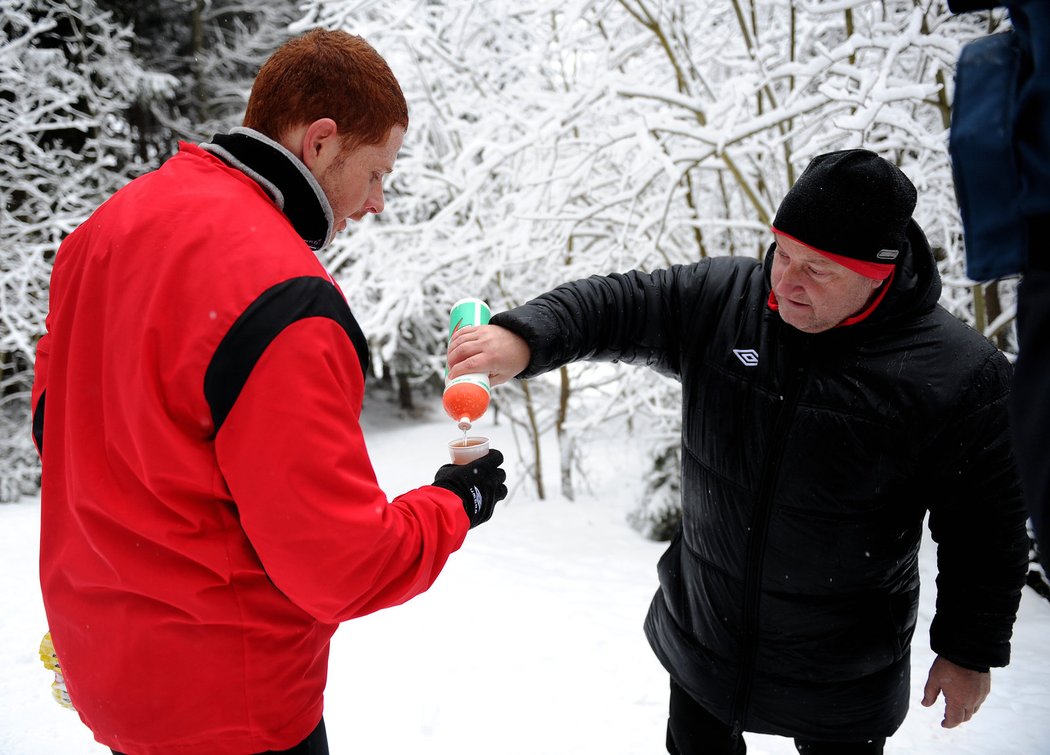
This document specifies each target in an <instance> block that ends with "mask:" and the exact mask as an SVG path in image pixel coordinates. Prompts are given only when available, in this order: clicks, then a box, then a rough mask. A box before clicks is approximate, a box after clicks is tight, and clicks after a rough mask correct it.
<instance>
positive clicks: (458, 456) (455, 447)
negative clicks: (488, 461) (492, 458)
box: [448, 435, 489, 464]
mask: <svg viewBox="0 0 1050 755" xmlns="http://www.w3.org/2000/svg"><path fill="white" fill-rule="evenodd" d="M488 452H489V439H488V438H483V437H482V436H480V435H471V436H469V437H467V438H456V439H455V440H453V441H450V442H449V444H448V455H449V457H450V458H451V459H452V463H453V464H469V463H470V462H472V461H474V460H476V459H480V458H481V457H482V456H484V455H485V454H487V453H488Z"/></svg>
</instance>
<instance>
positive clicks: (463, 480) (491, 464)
mask: <svg viewBox="0 0 1050 755" xmlns="http://www.w3.org/2000/svg"><path fill="white" fill-rule="evenodd" d="M502 463H503V454H501V453H500V452H499V451H497V450H495V449H493V450H491V451H489V452H488V454H486V455H485V456H482V457H481V458H480V459H475V460H474V461H472V462H470V463H469V464H462V465H457V464H446V465H445V466H443V467H441V468H440V469H439V470H438V471H437V474H436V475H434V485H436V486H437V487H439V488H444V489H445V490H451V491H452V492H453V493H455V494H456V495H458V496H459V498H460V500H461V501H463V510H464V511H466V512H467V516H468V517H469V518H470V527H471V529H473V528H474V527H477V526H478V525H479V524H482V523H484V522H487V521H488V520H489V518H490V517H491V516H492V510H493V509H494V508H495V507H496V503H497V502H498V501H502V500H503V499H504V498H506V497H507V486H506V485H504V483H505V482H506V481H507V473H506V472H504V471H503V469H502V468H501V467H500V464H502Z"/></svg>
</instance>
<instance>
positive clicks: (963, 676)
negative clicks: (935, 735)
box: [922, 656, 992, 729]
mask: <svg viewBox="0 0 1050 755" xmlns="http://www.w3.org/2000/svg"><path fill="white" fill-rule="evenodd" d="M991 690H992V675H991V673H989V672H987V671H984V672H981V671H971V670H970V669H966V668H963V667H962V666H956V665H955V664H954V663H952V662H951V661H949V660H947V659H945V658H942V657H941V656H937V658H936V659H935V660H934V661H933V665H932V666H931V667H930V675H929V677H928V678H927V679H926V689H925V690H924V694H923V698H922V704H923V705H924V706H926V707H927V708H929V707H930V706H931V705H933V704H934V703H935V702H937V696H938V695H939V694H940V693H942V692H943V693H944V720H942V721H941V726H943V727H944V728H945V729H953V728H955V727H956V726H958V725H959V724H961V723H965V722H966V721H969V720H970V719H971V718H973V716H974V714H975V713H976V712H977V711H978V710H980V709H981V703H983V702H984V700H985V698H987V697H988V693H989V692H991Z"/></svg>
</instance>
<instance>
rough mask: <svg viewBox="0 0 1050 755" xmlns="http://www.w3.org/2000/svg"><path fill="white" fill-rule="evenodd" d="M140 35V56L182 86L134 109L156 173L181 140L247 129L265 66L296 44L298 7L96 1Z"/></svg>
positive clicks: (287, 1)
mask: <svg viewBox="0 0 1050 755" xmlns="http://www.w3.org/2000/svg"><path fill="white" fill-rule="evenodd" d="M96 1H97V2H98V4H99V6H100V7H102V8H106V9H109V10H110V11H112V12H113V13H114V15H115V16H116V17H117V18H118V19H119V20H121V21H122V22H124V23H126V24H128V25H130V26H131V28H132V30H133V34H134V36H133V45H132V52H133V54H134V55H135V57H136V58H137V59H138V60H139V61H140V62H141V64H142V65H143V66H144V67H146V68H148V69H149V70H151V71H157V72H159V73H163V74H165V75H167V76H169V77H171V78H172V79H173V80H175V81H177V82H178V86H176V87H174V88H171V89H170V90H168V91H167V92H166V93H165V96H163V97H156V96H155V97H150V98H148V99H142V100H139V101H137V102H136V103H134V104H133V107H132V108H131V109H130V110H129V111H128V113H127V118H128V120H129V122H130V123H132V124H133V125H134V126H135V129H136V135H137V140H138V149H139V154H140V156H141V157H142V159H143V160H147V161H149V162H150V163H151V164H152V165H154V166H155V165H157V164H159V163H160V162H161V161H162V160H163V159H164V158H165V157H167V156H168V155H170V154H171V153H172V152H174V151H175V148H176V144H177V142H178V141H179V140H187V141H191V142H199V141H203V140H206V139H209V138H210V137H211V136H212V135H213V134H215V133H217V132H225V131H227V130H228V129H229V128H230V127H232V126H236V125H239V124H240V122H241V118H242V116H243V114H244V108H245V105H246V104H247V102H248V94H249V92H250V91H251V84H252V80H253V79H254V78H255V74H256V73H257V72H258V70H259V66H260V65H262V63H263V61H264V60H265V59H266V58H267V57H268V56H269V55H270V53H272V52H273V51H274V50H275V49H276V48H277V47H278V46H279V45H280V44H281V43H282V42H284V41H285V40H287V39H288V38H289V37H290V32H289V30H288V26H289V24H290V23H291V22H292V21H293V20H294V19H295V18H297V16H298V11H297V9H296V2H295V0H260V1H259V2H254V3H245V2H243V1H242V0H177V1H176V2H172V0H136V2H133V3H130V2H126V0H96Z"/></svg>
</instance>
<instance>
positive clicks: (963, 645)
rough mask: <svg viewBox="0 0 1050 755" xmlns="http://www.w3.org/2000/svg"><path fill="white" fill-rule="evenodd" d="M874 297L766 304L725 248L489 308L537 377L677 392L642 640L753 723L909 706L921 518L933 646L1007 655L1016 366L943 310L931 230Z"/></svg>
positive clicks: (721, 712) (890, 716) (868, 723)
mask: <svg viewBox="0 0 1050 755" xmlns="http://www.w3.org/2000/svg"><path fill="white" fill-rule="evenodd" d="M909 241H910V246H911V249H910V250H908V251H906V253H905V255H904V259H903V261H902V262H901V263H900V267H899V268H898V270H897V273H896V275H895V277H894V279H893V282H892V284H891V289H890V290H889V291H888V292H887V294H886V297H885V299H884V300H883V301H882V303H881V304H880V305H879V306H878V308H877V309H876V310H875V311H874V312H873V313H872V314H871V315H869V316H868V317H867V318H866V319H864V320H862V321H861V322H859V323H857V324H854V325H850V326H847V327H841V328H836V329H833V330H831V331H826V332H824V333H819V334H812V335H811V334H805V333H802V332H801V331H798V330H796V329H794V328H792V327H791V326H789V325H787V324H786V323H784V322H783V321H782V320H781V318H780V316H779V315H778V314H777V313H776V312H774V311H772V310H771V309H770V308H769V306H768V300H769V294H770V283H769V268H770V265H771V264H772V255H771V254H767V258H766V261H765V264H764V265H763V264H761V263H758V262H756V261H754V260H747V259H740V258H733V257H720V258H714V259H705V260H702V261H700V262H698V263H696V264H692V265H682V266H675V267H671V268H669V269H664V270H656V271H654V272H652V273H641V272H630V273H627V274H623V275H610V276H607V277H597V276H595V277H592V278H588V279H586V280H581V281H577V282H575V283H571V284H567V285H564V286H560V287H558V288H556V289H554V290H553V291H550V292H548V293H546V294H544V295H542V296H540V297H539V298H537V299H535V300H533V301H531V302H529V303H528V304H526V305H524V306H522V307H518V308H516V309H513V310H510V311H509V312H504V313H501V314H499V315H496V316H495V317H493V318H492V323H493V324H496V325H501V326H503V327H505V328H508V329H509V330H512V331H514V332H515V333H517V334H519V335H520V336H522V337H523V338H525V339H526V340H527V341H528V343H529V346H530V347H531V350H532V353H531V362H530V364H529V367H528V368H527V370H526V371H525V372H523V373H522V375H521V376H520V377H529V376H532V375H536V374H538V373H541V372H545V371H547V370H551V369H554V368H555V367H558V366H560V365H562V364H564V363H567V362H570V361H574V360H578V359H596V360H618V361H623V362H628V363H635V364H646V365H649V366H651V367H653V368H655V369H657V370H659V371H661V372H664V373H668V374H671V375H674V376H676V377H677V378H679V379H680V380H681V383H682V393H683V401H682V503H683V520H682V525H681V528H680V530H679V532H678V533H677V535H676V536H675V538H674V540H673V541H672V543H671V545H670V547H669V548H668V550H667V551H666V553H665V554H664V555H663V557H662V558H661V560H660V563H659V568H658V571H659V579H660V588H659V590H658V591H657V593H656V596H655V597H654V598H653V602H652V605H651V607H650V610H649V615H648V617H647V620H646V623H645V631H646V634H647V636H648V638H649V641H650V644H651V645H652V647H653V649H654V650H655V652H656V654H657V656H658V657H659V658H660V660H661V662H662V663H663V664H664V666H665V667H666V668H667V670H668V671H669V672H670V674H671V676H672V677H673V678H674V679H675V680H676V681H677V682H678V683H679V684H680V685H681V686H682V687H684V688H685V689H686V690H688V692H689V693H690V694H691V695H692V696H693V697H694V698H696V700H698V701H699V702H700V703H701V704H702V705H703V706H704V707H705V708H707V709H708V710H709V711H711V712H712V713H713V714H714V715H716V716H717V717H718V718H719V719H721V720H722V721H723V722H725V723H727V724H730V725H733V726H735V727H739V728H740V729H741V730H746V731H755V732H764V733H770V734H780V735H785V736H801V737H807V738H815V739H825V740H851V739H857V738H860V737H876V736H888V735H890V734H892V733H893V732H894V731H895V730H896V729H897V727H898V726H899V725H900V724H901V722H902V721H903V720H904V717H905V714H906V712H907V709H908V698H909V676H910V673H909V648H910V643H911V639H912V634H913V631H914V629H915V624H916V613H917V605H918V590H919V572H918V566H917V556H918V550H919V543H920V540H921V534H922V524H923V519H924V516H925V514H926V512H927V510H928V511H929V512H930V519H929V526H930V530H931V533H932V535H933V538H934V539H935V540H936V541H937V543H938V570H939V576H938V579H937V582H938V596H937V613H936V616H935V618H934V619H933V623H932V626H931V630H930V634H931V643H932V647H933V649H934V651H935V652H937V653H938V654H940V655H943V656H944V657H945V658H947V659H948V660H951V661H953V662H955V663H957V664H960V665H962V666H966V667H969V668H977V669H986V668H987V667H990V666H1003V665H1006V663H1007V662H1008V661H1009V641H1010V635H1011V632H1012V626H1013V622H1014V618H1015V615H1016V611H1017V606H1018V602H1019V600H1020V592H1021V588H1022V586H1023V584H1024V578H1025V571H1026V560H1027V541H1026V537H1025V513H1024V509H1023V507H1022V504H1021V502H1020V495H1019V490H1018V484H1017V478H1016V470H1015V466H1014V463H1013V460H1012V457H1011V452H1010V446H1009V434H1008V433H1009V430H1008V419H1007V410H1006V400H1007V395H1008V389H1009V382H1010V365H1009V363H1008V361H1007V360H1006V358H1005V357H1004V356H1003V355H1002V354H1001V353H1000V352H999V351H997V350H996V349H995V348H994V347H993V346H992V345H991V344H990V343H989V342H988V341H987V340H986V339H985V338H983V337H981V336H980V335H979V334H978V333H976V332H975V331H973V330H972V329H971V328H969V327H967V326H966V325H964V324H963V323H962V322H960V321H959V320H958V319H956V318H955V317H953V316H952V315H951V314H949V313H948V312H947V311H946V310H944V309H943V308H942V307H941V306H939V305H938V304H937V301H938V298H939V295H940V288H941V287H940V279H939V276H938V274H937V271H936V266H935V264H934V260H933V256H932V254H931V252H930V248H929V245H928V243H927V242H926V239H925V237H924V235H923V234H922V231H921V230H920V229H919V227H918V226H917V225H915V224H914V223H912V224H911V227H910V228H909Z"/></svg>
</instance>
